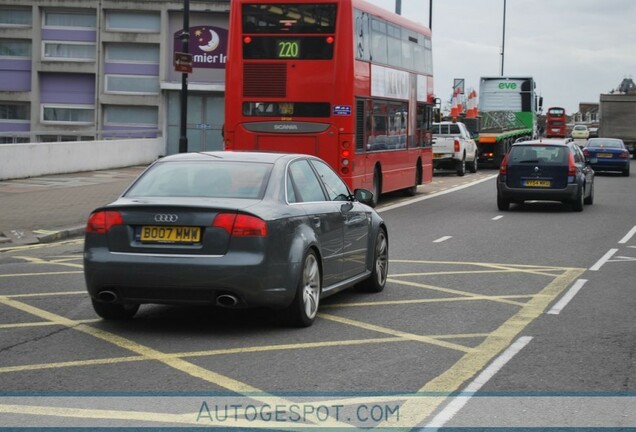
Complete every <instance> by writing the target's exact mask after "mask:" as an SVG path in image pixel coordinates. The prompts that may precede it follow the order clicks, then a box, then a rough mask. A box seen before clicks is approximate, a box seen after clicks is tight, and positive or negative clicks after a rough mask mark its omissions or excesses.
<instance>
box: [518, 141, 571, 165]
mask: <svg viewBox="0 0 636 432" xmlns="http://www.w3.org/2000/svg"><path fill="white" fill-rule="evenodd" d="M508 160H509V162H510V163H518V164H524V163H534V164H552V165H560V164H563V163H565V164H567V163H568V149H567V147H565V146H549V145H525V146H513V147H512V149H511V150H510V156H509V157H508Z"/></svg>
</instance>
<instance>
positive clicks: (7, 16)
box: [0, 8, 31, 27]
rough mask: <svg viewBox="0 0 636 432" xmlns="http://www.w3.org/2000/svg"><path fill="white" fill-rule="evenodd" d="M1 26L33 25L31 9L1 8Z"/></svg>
mask: <svg viewBox="0 0 636 432" xmlns="http://www.w3.org/2000/svg"><path fill="white" fill-rule="evenodd" d="M0 26H1V27H31V9H19V8H15V9H14V8H0Z"/></svg>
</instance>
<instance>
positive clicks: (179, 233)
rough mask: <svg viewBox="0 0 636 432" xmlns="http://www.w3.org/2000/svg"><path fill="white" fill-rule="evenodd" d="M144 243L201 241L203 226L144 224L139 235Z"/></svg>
mask: <svg viewBox="0 0 636 432" xmlns="http://www.w3.org/2000/svg"><path fill="white" fill-rule="evenodd" d="M139 238H140V240H141V241H142V242H144V243H199V242H200V241H201V228H199V227H188V226H182V227H172V226H148V225H146V226H142V227H141V233H140V236H139Z"/></svg>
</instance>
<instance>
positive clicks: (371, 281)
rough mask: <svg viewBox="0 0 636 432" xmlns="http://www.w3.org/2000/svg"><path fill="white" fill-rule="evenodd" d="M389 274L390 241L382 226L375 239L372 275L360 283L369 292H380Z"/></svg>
mask: <svg viewBox="0 0 636 432" xmlns="http://www.w3.org/2000/svg"><path fill="white" fill-rule="evenodd" d="M388 274H389V242H388V240H387V237H386V232H385V231H384V229H382V228H380V229H379V231H378V235H377V236H376V239H375V247H374V253H373V268H372V270H371V276H369V278H368V279H367V280H365V281H364V282H362V283H361V284H360V288H362V289H364V290H365V291H368V292H380V291H382V290H383V289H384V287H385V285H386V278H387V276H388Z"/></svg>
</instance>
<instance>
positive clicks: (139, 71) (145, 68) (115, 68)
mask: <svg viewBox="0 0 636 432" xmlns="http://www.w3.org/2000/svg"><path fill="white" fill-rule="evenodd" d="M104 73H106V74H120V75H151V76H159V65H148V64H147V65H136V64H124V63H106V65H105V66H104Z"/></svg>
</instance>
